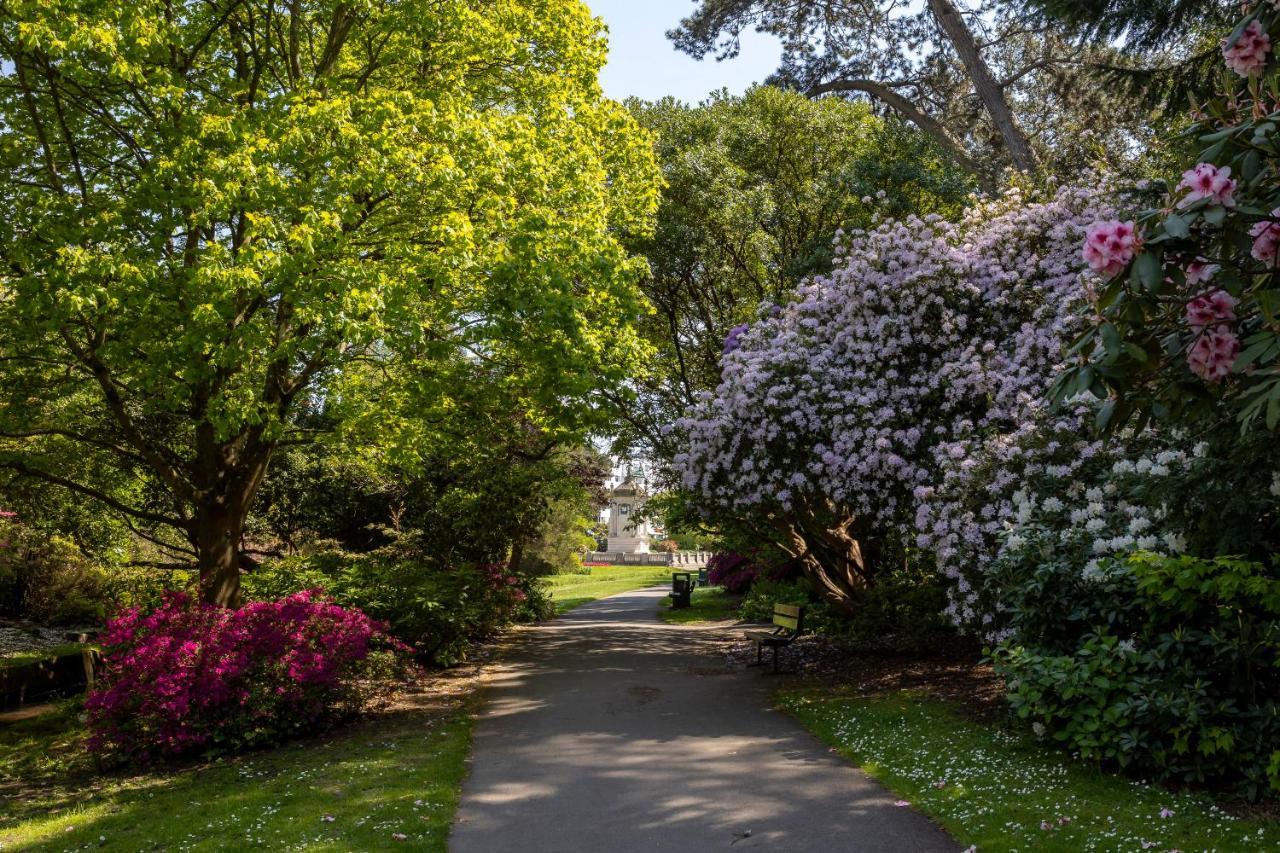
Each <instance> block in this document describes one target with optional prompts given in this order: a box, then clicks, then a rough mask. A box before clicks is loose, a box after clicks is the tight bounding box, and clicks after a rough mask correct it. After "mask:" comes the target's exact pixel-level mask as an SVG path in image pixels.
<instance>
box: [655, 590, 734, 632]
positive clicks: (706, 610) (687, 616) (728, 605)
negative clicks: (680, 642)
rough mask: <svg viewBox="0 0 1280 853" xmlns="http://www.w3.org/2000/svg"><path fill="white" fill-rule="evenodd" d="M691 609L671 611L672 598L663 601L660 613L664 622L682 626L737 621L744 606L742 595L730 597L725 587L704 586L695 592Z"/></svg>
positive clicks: (690, 601) (690, 602) (691, 601)
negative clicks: (695, 623) (689, 623)
mask: <svg viewBox="0 0 1280 853" xmlns="http://www.w3.org/2000/svg"><path fill="white" fill-rule="evenodd" d="M689 605H690V606H689V607H686V608H684V609H682V610H672V609H671V598H670V596H668V597H667V598H664V599H663V600H662V606H661V609H660V610H659V611H658V613H659V614H660V615H661V616H662V621H664V622H671V623H673V624H677V625H682V624H685V623H687V622H721V621H724V620H726V619H737V618H738V608H739V607H740V606H741V605H742V596H741V595H730V594H729V593H727V592H725V591H724V587H719V586H703V587H698V588H697V589H695V590H694V591H693V596H692V597H691V598H690V600H689Z"/></svg>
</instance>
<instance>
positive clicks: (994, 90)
mask: <svg viewBox="0 0 1280 853" xmlns="http://www.w3.org/2000/svg"><path fill="white" fill-rule="evenodd" d="M927 3H928V6H929V11H930V12H931V13H932V14H933V17H934V19H935V20H936V21H937V22H938V26H939V27H941V28H942V32H943V33H944V34H945V35H946V37H947V39H948V40H949V41H950V42H951V45H952V47H954V48H955V49H956V53H957V54H958V55H959V57H960V62H961V63H962V64H963V65H964V68H965V71H966V72H967V73H968V74H969V79H971V80H972V81H973V88H974V91H975V92H976V93H977V95H978V99H979V100H980V101H982V105H983V106H984V107H986V110H987V114H988V115H990V116H991V121H992V122H994V123H995V126H996V129H997V130H999V131H1000V136H1001V138H1002V139H1003V140H1004V145H1005V148H1007V149H1008V150H1009V157H1010V159H1012V160H1013V165H1014V166H1015V167H1016V168H1017V169H1018V170H1019V171H1021V172H1030V171H1031V170H1033V169H1034V168H1035V167H1036V155H1035V152H1034V151H1033V150H1032V149H1031V143H1030V142H1029V141H1028V140H1027V135H1026V134H1025V133H1023V132H1022V128H1020V127H1018V122H1017V120H1016V119H1015V118H1014V116H1013V110H1012V109H1010V107H1009V102H1008V101H1007V100H1005V96H1004V89H1002V88H1001V86H1000V84H999V83H998V82H996V78H995V76H994V75H992V73H991V68H990V67H989V66H988V65H987V62H986V60H985V59H983V58H982V52H981V51H979V50H978V43H977V42H976V41H975V40H974V38H973V33H972V32H971V31H970V30H969V26H968V25H967V24H966V23H965V22H964V18H963V17H961V15H960V12H959V11H958V10H957V9H956V7H955V6H953V5H951V3H950V2H949V0H927Z"/></svg>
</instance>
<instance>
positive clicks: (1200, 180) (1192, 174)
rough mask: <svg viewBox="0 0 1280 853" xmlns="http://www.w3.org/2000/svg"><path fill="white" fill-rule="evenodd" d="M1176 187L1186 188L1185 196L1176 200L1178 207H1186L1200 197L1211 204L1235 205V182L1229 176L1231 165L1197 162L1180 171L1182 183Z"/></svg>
mask: <svg viewBox="0 0 1280 853" xmlns="http://www.w3.org/2000/svg"><path fill="white" fill-rule="evenodd" d="M1178 189H1180V190H1183V189H1185V190H1187V194H1186V196H1184V197H1183V199H1182V201H1180V202H1178V207H1186V206H1188V205H1190V204H1193V203H1195V202H1197V201H1199V200H1200V199H1204V198H1207V199H1209V200H1210V201H1211V202H1212V203H1213V204H1220V205H1222V206H1223V207H1235V204H1236V200H1235V198H1234V197H1233V193H1235V191H1236V182H1235V180H1234V179H1233V178H1232V177H1231V167H1230V166H1223V167H1221V168H1219V167H1217V166H1215V165H1213V164H1212V163H1197V164H1196V165H1195V166H1194V167H1193V168H1190V169H1188V170H1187V171H1185V172H1183V173H1182V183H1180V184H1178Z"/></svg>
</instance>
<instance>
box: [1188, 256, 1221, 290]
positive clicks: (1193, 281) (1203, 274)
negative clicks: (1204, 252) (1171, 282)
mask: <svg viewBox="0 0 1280 853" xmlns="http://www.w3.org/2000/svg"><path fill="white" fill-rule="evenodd" d="M1220 269H1222V267H1220V266H1218V265H1217V264H1211V263H1209V262H1208V261H1206V260H1205V259H1204V258H1197V259H1196V260H1194V261H1192V262H1191V263H1189V264H1187V271H1186V279H1187V285H1188V286H1189V287H1195V286H1196V285H1198V284H1206V283H1208V281H1209V280H1210V279H1211V278H1213V277H1214V276H1215V275H1217V273H1218V270H1220Z"/></svg>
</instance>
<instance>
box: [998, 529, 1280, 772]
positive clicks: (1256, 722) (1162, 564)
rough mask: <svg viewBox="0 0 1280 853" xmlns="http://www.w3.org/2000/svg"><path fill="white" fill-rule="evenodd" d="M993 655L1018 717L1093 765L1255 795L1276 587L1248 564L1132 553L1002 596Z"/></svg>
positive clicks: (1271, 696)
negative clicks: (1003, 622)
mask: <svg viewBox="0 0 1280 853" xmlns="http://www.w3.org/2000/svg"><path fill="white" fill-rule="evenodd" d="M1009 593H1010V596H1009V601H1010V606H1011V610H1010V615H1011V619H1012V627H1013V631H1014V636H1015V637H1016V638H1017V639H1016V640H1010V641H1007V642H1005V643H1004V644H1002V645H1001V646H1000V647H999V648H997V649H996V650H995V651H994V653H993V659H994V662H995V665H996V668H997V670H998V671H999V672H1000V673H1001V675H1003V676H1004V678H1005V679H1006V681H1007V683H1008V687H1009V699H1010V702H1011V703H1012V705H1013V708H1014V710H1015V711H1016V713H1017V714H1018V715H1019V716H1021V717H1023V718H1024V719H1028V720H1031V721H1033V722H1034V723H1035V724H1036V729H1037V731H1039V732H1042V733H1043V734H1044V735H1046V736H1048V737H1051V738H1053V739H1055V740H1057V741H1059V742H1060V743H1061V744H1062V745H1063V746H1065V747H1067V748H1069V749H1071V750H1073V751H1077V752H1079V754H1080V755H1082V756H1083V757H1085V758H1087V759H1090V760H1093V761H1097V762H1099V763H1102V764H1108V765H1113V766H1118V767H1122V768H1126V769H1130V770H1132V771H1135V772H1139V773H1142V774H1144V775H1148V776H1150V777H1154V778H1157V779H1161V780H1169V781H1176V782H1183V783H1189V784H1212V785H1229V786H1233V787H1238V788H1239V789H1240V790H1241V791H1242V792H1243V793H1245V794H1247V795H1249V796H1251V797H1257V796H1260V795H1261V794H1262V793H1263V792H1264V791H1266V790H1267V788H1268V785H1269V782H1268V775H1269V772H1270V778H1271V782H1270V784H1272V785H1274V784H1275V783H1276V781H1278V780H1277V779H1276V776H1277V775H1278V774H1277V772H1276V759H1275V757H1274V754H1275V748H1276V745H1277V744H1278V743H1280V657H1278V651H1277V649H1278V648H1280V579H1277V574H1276V572H1275V571H1274V570H1272V569H1268V568H1266V567H1264V566H1262V565H1261V564H1258V563H1252V562H1248V561H1244V560H1233V559H1215V560H1201V559H1196V558H1194V557H1186V556H1184V557H1163V556H1159V555H1155V554H1148V553H1139V554H1135V555H1132V556H1130V557H1129V558H1128V559H1127V560H1126V561H1123V562H1122V561H1115V560H1113V561H1110V562H1106V563H1103V564H1102V567H1101V569H1100V571H1099V572H1098V573H1097V574H1095V575H1093V576H1091V577H1089V578H1082V577H1080V576H1078V575H1073V574H1072V573H1071V572H1069V571H1066V570H1063V569H1062V568H1061V567H1056V566H1055V565H1054V564H1052V563H1051V564H1048V565H1045V566H1042V567H1040V568H1039V569H1038V570H1037V571H1036V572H1035V573H1034V574H1033V576H1031V577H1029V578H1026V579H1024V581H1023V583H1021V584H1019V585H1017V586H1014V587H1011V588H1010V590H1009Z"/></svg>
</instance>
